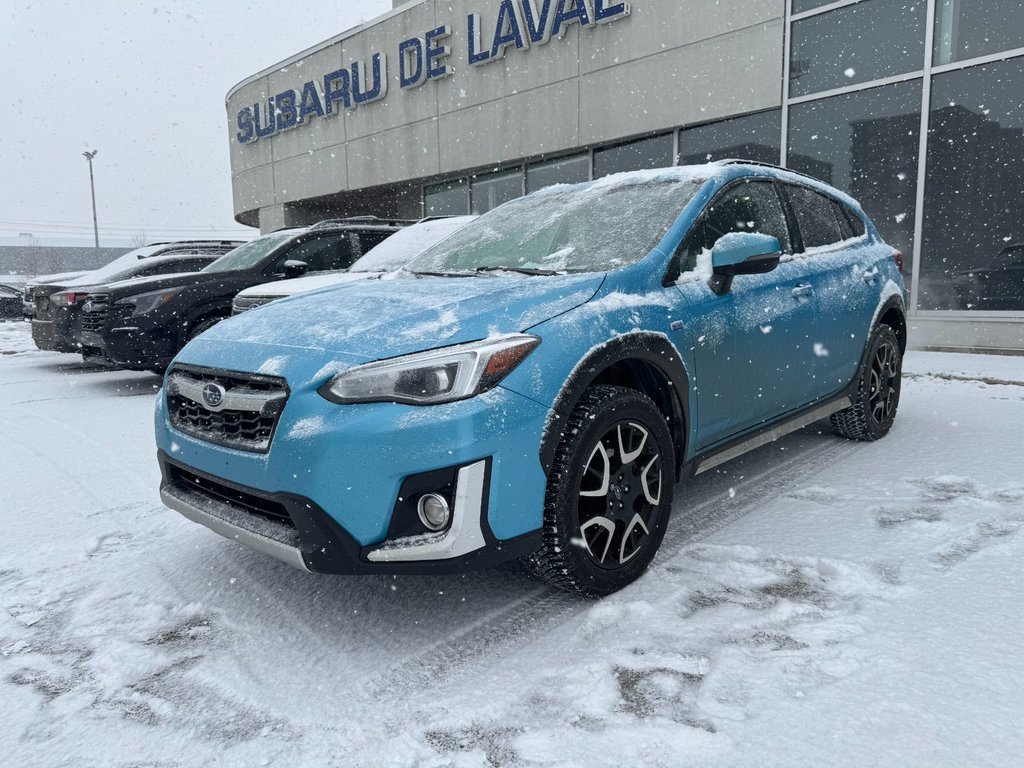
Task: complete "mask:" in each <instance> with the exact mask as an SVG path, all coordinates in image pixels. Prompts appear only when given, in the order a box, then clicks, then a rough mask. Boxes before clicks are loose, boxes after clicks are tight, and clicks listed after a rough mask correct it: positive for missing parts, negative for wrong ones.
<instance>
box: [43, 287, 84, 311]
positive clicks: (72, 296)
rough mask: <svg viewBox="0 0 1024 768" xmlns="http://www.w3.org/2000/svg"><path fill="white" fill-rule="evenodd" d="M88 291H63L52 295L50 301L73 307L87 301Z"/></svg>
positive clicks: (60, 305) (61, 305)
mask: <svg viewBox="0 0 1024 768" xmlns="http://www.w3.org/2000/svg"><path fill="white" fill-rule="evenodd" d="M88 295H89V294H87V293H75V292H74V291H62V292H60V293H54V294H52V295H51V296H50V301H51V302H53V303H54V304H55V305H56V306H58V307H73V306H75V305H76V304H79V303H81V302H83V301H85V297H86V296H88Z"/></svg>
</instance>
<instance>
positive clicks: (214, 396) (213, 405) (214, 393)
mask: <svg viewBox="0 0 1024 768" xmlns="http://www.w3.org/2000/svg"><path fill="white" fill-rule="evenodd" d="M225 394H227V392H226V390H225V389H224V387H222V386H221V385H220V384H215V383H214V382H212V381H211V382H210V383H209V384H206V385H205V386H204V387H203V404H204V405H205V406H206V407H207V408H209V409H210V410H216V409H217V408H219V407H220V405H221V403H223V402H224V395H225Z"/></svg>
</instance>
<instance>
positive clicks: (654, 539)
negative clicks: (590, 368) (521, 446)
mask: <svg viewBox="0 0 1024 768" xmlns="http://www.w3.org/2000/svg"><path fill="white" fill-rule="evenodd" d="M674 476H675V449H674V446H673V442H672V436H671V434H670V433H669V429H668V425H667V424H666V421H665V417H664V415H663V414H662V413H661V411H659V410H658V408H657V407H656V406H655V405H654V403H653V402H651V400H650V399H649V398H647V397H646V396H644V395H643V394H642V393H640V392H637V391H635V390H632V389H626V388H624V387H612V386H595V387H591V388H590V389H588V390H587V391H586V392H585V393H584V395H583V397H582V398H581V399H580V402H579V403H578V404H577V406H576V408H575V409H574V410H573V412H572V415H571V416H570V417H569V419H568V422H567V424H566V428H565V431H564V433H563V435H562V438H561V442H560V443H559V445H558V449H557V450H556V452H555V458H554V462H553V464H552V467H551V471H550V474H549V476H548V488H547V494H546V496H545V504H544V544H543V546H542V547H541V549H540V550H539V551H538V552H536V553H535V554H533V555H531V556H530V557H528V558H527V559H526V561H525V562H526V565H527V568H528V569H529V570H530V571H532V572H533V573H534V574H535V575H537V576H539V577H540V578H542V579H544V580H545V581H547V582H548V583H550V584H552V585H554V586H556V587H558V588H560V589H564V590H566V591H569V592H576V593H578V594H582V595H585V596H587V597H600V596H603V595H607V594H610V593H612V592H615V591H616V590H619V589H622V587H624V586H626V585H627V584H629V583H630V582H632V581H633V580H635V579H636V578H637V577H638V576H640V575H641V574H642V573H643V572H644V571H645V570H646V569H647V566H648V564H650V562H651V560H652V559H653V558H654V555H655V553H656V552H657V551H658V547H659V545H660V544H661V540H662V538H663V537H664V535H665V526H666V525H667V523H668V518H669V514H670V511H671V508H672V491H673V479H674Z"/></svg>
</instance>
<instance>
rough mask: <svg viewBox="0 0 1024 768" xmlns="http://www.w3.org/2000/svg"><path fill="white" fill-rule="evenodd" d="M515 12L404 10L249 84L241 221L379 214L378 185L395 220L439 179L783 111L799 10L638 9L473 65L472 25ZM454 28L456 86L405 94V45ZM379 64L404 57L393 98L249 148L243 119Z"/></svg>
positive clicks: (238, 104) (745, 4) (237, 148)
mask: <svg viewBox="0 0 1024 768" xmlns="http://www.w3.org/2000/svg"><path fill="white" fill-rule="evenodd" d="M499 4H500V3H499V2H498V0H420V1H419V2H416V1H415V0H414V1H413V2H407V3H403V4H399V3H395V5H396V8H401V9H402V10H395V11H391V12H390V13H389V14H386V15H385V16H383V17H381V18H380V19H378V20H376V21H375V22H371V23H369V24H367V25H364V27H361V28H358V29H356V30H354V31H352V32H349V33H344V34H343V35H341V36H339V37H338V38H336V39H334V40H331V41H328V42H327V43H325V44H324V45H323V46H321V47H318V48H314V49H311V50H310V51H307V52H304V53H303V54H301V55H299V56H297V57H293V59H292V60H289V61H287V62H283V63H282V64H281V65H278V66H276V67H273V68H271V69H269V70H266V71H264V72H262V73H259V74H258V75H256V76H254V77H253V78H250V79H249V80H247V81H244V82H243V83H241V84H239V85H238V86H236V87H235V88H234V89H233V90H232V91H231V92H230V93H229V94H228V99H227V116H228V130H227V138H228V141H229V143H230V147H231V172H232V182H233V190H234V209H235V216H236V219H238V220H239V221H241V222H243V223H246V224H251V225H255V224H259V225H260V227H261V229H263V230H264V231H266V230H267V229H273V228H275V226H283V225H285V224H290V223H293V220H294V218H295V217H292V216H291V215H290V214H289V212H290V211H292V212H294V211H299V210H304V208H303V206H302V205H299V206H296V204H297V203H300V202H301V201H307V200H309V199H310V198H323V199H324V200H328V201H331V200H333V201H334V202H336V203H338V204H339V205H340V206H342V207H343V208H345V209H346V210H351V212H358V213H364V212H370V211H368V210H366V206H365V204H364V205H361V204H360V203H359V202H358V200H357V199H355V198H350V197H349V196H348V195H347V194H346V193H349V192H352V191H354V190H365V189H368V188H378V192H377V199H378V202H380V203H381V204H383V205H386V206H387V207H388V208H389V210H382V211H381V212H382V213H398V212H407V211H409V210H411V208H412V207H413V202H412V201H413V198H415V197H416V196H418V192H417V193H416V195H413V197H410V195H411V194H412V193H411V192H410V190H411V189H413V188H418V185H419V182H420V181H421V180H423V179H426V178H429V177H436V176H441V175H446V174H452V173H458V172H465V171H470V170H474V169H478V168H486V167H493V166H496V165H499V164H502V163H509V162H513V161H518V160H523V159H528V158H534V157H540V156H544V155H550V154H557V153H560V152H565V151H571V150H573V149H577V148H581V147H588V146H593V145H597V144H604V143H608V142H611V141H615V140H617V139H622V138H628V137H632V136H638V135H642V134H645V133H650V132H654V131H659V130H663V129H670V128H674V127H677V126H680V125H686V124H693V123H700V122H706V121H710V120H714V119H716V118H720V117H725V116H728V115H733V114H740V113H744V112H750V111H754V110H759V109H765V108H770V107H777V106H779V105H780V104H781V101H782V94H781V90H782V64H783V14H784V8H785V0H720V2H716V3H708V2H706V0H673V2H671V3H668V2H664V1H663V0H633V2H632V13H631V15H630V16H629V17H626V18H623V19H620V20H617V21H615V22H613V23H611V24H606V25H599V26H597V27H594V28H591V29H581V28H580V27H579V26H578V25H573V26H572V27H570V30H569V32H568V34H566V35H565V37H564V38H563V39H558V38H552V40H551V41H550V42H549V43H548V44H547V45H544V46H537V47H533V48H531V49H529V50H522V51H517V50H515V49H514V48H511V49H509V50H508V52H507V53H506V55H505V58H504V60H502V61H497V62H493V63H488V64H485V65H483V66H479V67H471V66H469V65H468V63H467V51H468V50H469V42H468V39H467V37H468V33H467V28H466V27H467V25H466V18H467V16H468V15H469V14H470V13H471V12H473V13H479V14H480V15H481V19H482V25H481V26H482V27H483V29H484V30H485V32H484V35H483V37H484V39H485V40H486V41H488V42H489V40H490V36H491V33H490V31H489V30H493V28H494V25H495V23H496V20H497V12H498V6H499ZM443 23H448V24H449V26H450V27H451V29H452V32H453V34H452V37H451V38H450V39H449V40H448V41H447V42H448V45H449V46H450V47H451V49H452V52H453V53H452V55H451V57H450V58H449V59H448V63H449V66H451V67H452V68H453V69H454V75H453V76H452V77H449V78H447V79H443V80H432V81H428V82H427V83H425V84H424V85H423V86H421V87H419V88H415V89H412V90H405V91H403V90H401V89H400V87H399V72H398V69H399V67H398V63H399V59H398V44H399V43H400V42H401V41H402V40H405V39H408V38H411V37H416V36H422V35H423V34H424V33H425V32H426V31H428V30H430V29H433V28H434V27H437V26H439V25H441V24H443ZM374 52H385V53H386V54H387V57H388V66H389V71H388V78H389V92H388V94H387V96H386V98H385V99H383V100H382V101H378V102H375V103H370V104H365V105H362V106H360V107H358V108H356V109H353V110H349V111H346V112H345V113H344V114H341V115H335V116H332V117H323V118H320V117H312V118H310V119H309V121H308V122H307V123H306V124H304V125H301V126H299V127H296V128H293V129H291V130H289V131H287V132H283V133H278V134H275V135H273V136H270V137H266V138H262V139H259V140H257V141H255V142H252V143H249V144H240V143H239V142H238V141H237V140H236V133H237V132H238V126H237V123H236V121H237V116H238V113H239V110H241V109H242V108H243V107H245V106H249V107H252V106H253V105H254V104H259V103H264V104H265V102H266V100H267V99H268V98H269V97H271V96H273V95H274V94H277V93H280V92H281V91H283V90H286V89H296V90H297V91H300V92H301V89H302V86H303V84H304V83H305V82H306V81H308V80H321V81H322V79H323V75H324V74H326V73H327V72H331V71H334V70H336V69H339V68H341V67H343V66H347V65H350V64H351V62H352V61H360V62H365V63H366V65H367V66H368V65H369V62H370V56H371V54H372V53H374ZM322 203H323V200H320V201H318V204H322ZM332 208H333V206H332Z"/></svg>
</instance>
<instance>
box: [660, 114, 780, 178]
mask: <svg viewBox="0 0 1024 768" xmlns="http://www.w3.org/2000/svg"><path fill="white" fill-rule="evenodd" d="M781 136H782V110H781V109H773V110H770V111H768V112H759V113H757V114H753V115H744V116H742V117H733V118H729V119H728V120H720V121H719V122H717V123H709V124H707V125H698V126H696V127H694V128H684V129H682V130H681V131H680V132H679V164H680V165H691V164H696V163H708V162H711V161H713V160H724V159H726V158H730V157H742V158H744V159H747V160H757V161H758V162H762V163H778V162H779V147H780V143H781V142H780V139H781Z"/></svg>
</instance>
